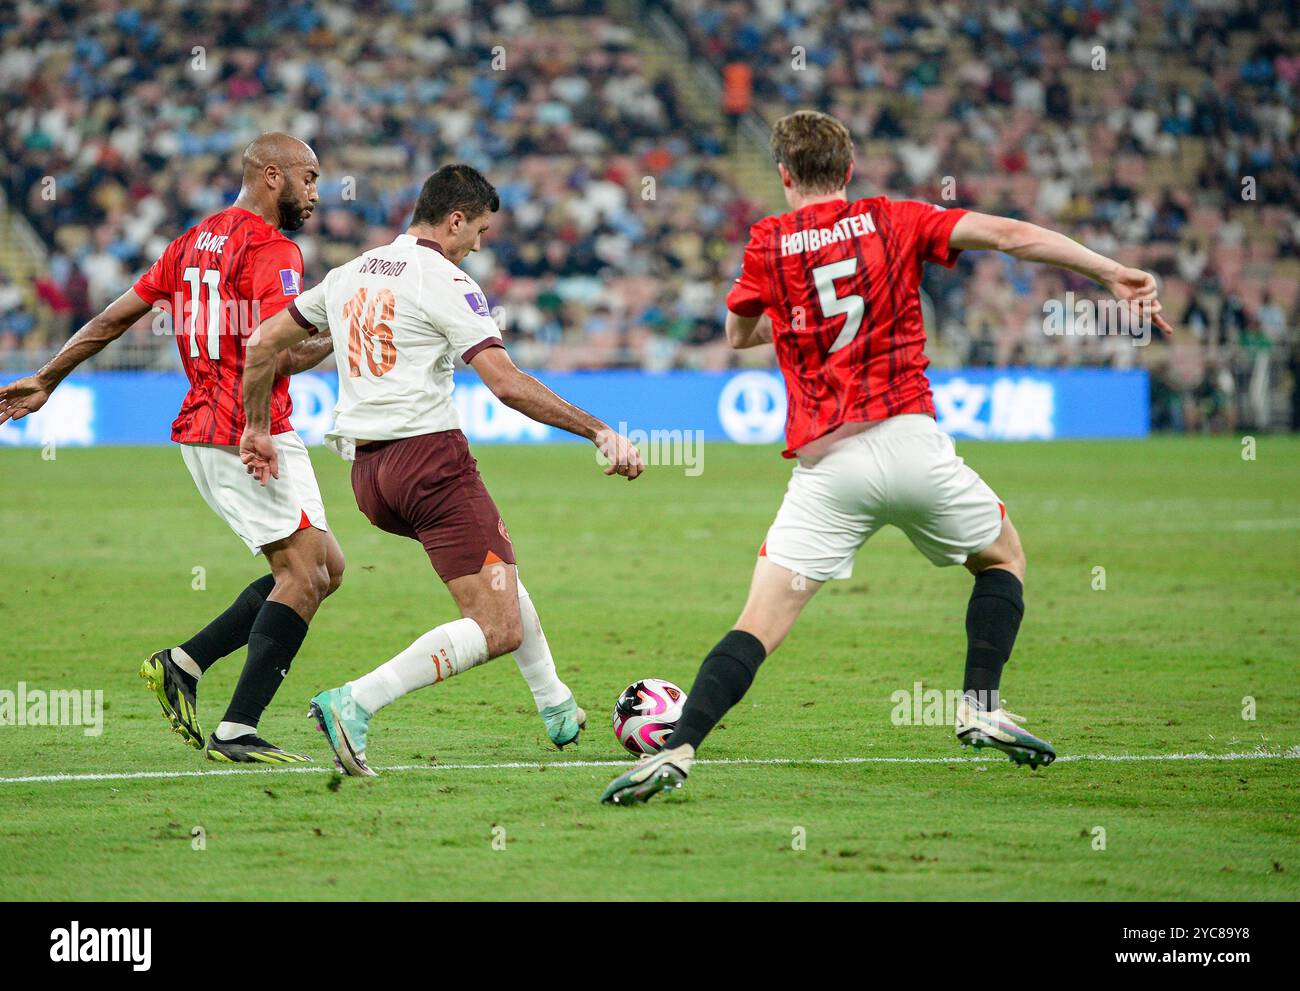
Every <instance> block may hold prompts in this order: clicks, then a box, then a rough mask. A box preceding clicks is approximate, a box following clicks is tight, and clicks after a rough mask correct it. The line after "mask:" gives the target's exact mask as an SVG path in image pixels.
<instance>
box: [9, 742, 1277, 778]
mask: <svg viewBox="0 0 1300 991" xmlns="http://www.w3.org/2000/svg"><path fill="white" fill-rule="evenodd" d="M1004 759H1005V758H1002V757H737V758H728V759H719V760H707V759H702V760H697V761H695V763H696V764H734V765H743V766H771V765H778V766H785V765H789V766H795V767H804V766H833V767H841V766H845V765H851V764H980V763H992V762H997V761H1002V760H1004ZM1235 760H1300V747H1292V748H1291V749H1289V750H1250V751H1246V752H1243V753H1227V754H1209V753H1205V752H1204V751H1199V752H1197V753H1188V754H1067V755H1066V756H1064V757H1058V758H1057V759H1056V762H1057V763H1058V764H1066V763H1073V762H1090V763H1092V762H1096V763H1111V764H1118V763H1130V762H1145V761H1235ZM627 766H629V762H628V761H624V760H557V761H550V762H547V763H542V762H538V761H510V762H504V763H498V764H396V765H394V766H392V767H376V768H375V770H376V771H380V772H382V773H385V774H395V773H401V772H405V771H541V770H552V769H556V768H570V767H610V768H617V767H627ZM330 773H335V772H334V768H332V767H319V766H313V767H272V766H262V767H249V768H242V767H237V768H219V769H213V770H210V771H118V772H96V773H87V774H33V775H28V776H25V777H17V778H0V785H23V784H58V783H61V782H65V781H157V780H172V779H176V778H219V777H228V776H230V775H234V774H330Z"/></svg>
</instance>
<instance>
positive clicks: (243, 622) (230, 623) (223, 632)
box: [181, 575, 275, 671]
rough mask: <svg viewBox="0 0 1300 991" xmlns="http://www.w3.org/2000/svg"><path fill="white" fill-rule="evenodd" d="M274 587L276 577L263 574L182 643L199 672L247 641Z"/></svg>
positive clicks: (182, 648) (182, 647) (183, 648)
mask: <svg viewBox="0 0 1300 991" xmlns="http://www.w3.org/2000/svg"><path fill="white" fill-rule="evenodd" d="M273 588H275V576H274V575H263V576H262V577H261V578H259V579H258V580H257V581H255V582H253V583H252V584H251V585H249V586H248V587H247V588H246V589H244V590H243V591H242V592H240V593H239V597H238V598H237V599H235V601H234V602H232V603H231V604H230V607H229V608H228V609H227V610H226V611H225V612H223V613H222V614H221V615H220V616H218V617H217V618H216V619H214V620H213V621H212V622H211V623H209V624H208V625H207V626H205V627H203V629H201V630H199V632H198V633H196V634H194V636H193V637H191V638H190V639H189V640H187V641H185V643H183V644H181V650H183V651H185V653H187V654H189V655H190V657H191V658H192V659H193V660H194V663H195V664H197V665H198V666H199V670H200V671H206V670H207V669H208V668H210V667H212V665H214V664H216V663H217V661H219V660H221V658H223V657H225V656H226V655H227V654H233V653H234V652H235V651H237V650H238V649H239V648H240V647H243V646H244V645H245V644H247V643H248V635H249V633H251V632H252V630H253V622H254V621H255V620H256V619H257V614H258V612H260V611H261V609H262V603H263V602H265V601H266V597H267V596H268V595H270V594H271V590H272V589H273Z"/></svg>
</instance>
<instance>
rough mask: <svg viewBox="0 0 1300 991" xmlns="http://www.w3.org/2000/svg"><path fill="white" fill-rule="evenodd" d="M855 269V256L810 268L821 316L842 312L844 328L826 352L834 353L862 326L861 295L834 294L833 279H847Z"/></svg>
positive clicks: (864, 307) (863, 306) (862, 309)
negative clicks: (841, 296)
mask: <svg viewBox="0 0 1300 991" xmlns="http://www.w3.org/2000/svg"><path fill="white" fill-rule="evenodd" d="M857 270H858V260H857V259H856V258H845V259H844V260H843V261H838V262H831V263H830V264H829V265H822V266H821V267H819V268H814V269H813V270H812V277H813V285H814V286H816V287H817V301H818V302H819V303H821V307H822V316H824V317H827V318H830V317H836V316H839V315H840V314H841V313H843V314H844V328H843V329H842V330H841V331H840V333H839V336H838V337H836V338H835V343H833V344H832V345H831V347H830V350H829V351H827V352H826V353H827V354H834V353H835V352H836V351H838V350H839V349H840V348H842V347H844V346H845V345H846V344H848V343H849V341H851V340H853V338H855V337H857V335H858V329H859V328H860V327H861V326H862V315H863V313H864V312H865V311H866V305H865V304H864V303H863V302H862V297H861V296H857V295H854V296H845V297H843V298H840V297H839V296H836V295H835V280H836V279H847V278H848V277H849V276H850V275H852V274H853V273H854V272H856V271H857Z"/></svg>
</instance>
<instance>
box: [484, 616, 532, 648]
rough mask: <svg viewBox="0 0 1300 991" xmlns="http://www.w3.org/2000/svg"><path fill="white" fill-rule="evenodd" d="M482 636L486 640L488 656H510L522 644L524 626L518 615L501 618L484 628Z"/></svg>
mask: <svg viewBox="0 0 1300 991" xmlns="http://www.w3.org/2000/svg"><path fill="white" fill-rule="evenodd" d="M480 625H482V624H480ZM483 636H484V639H486V640H487V645H488V654H489V655H490V656H492V657H500V656H501V655H502V654H511V653H514V652H515V651H516V650H518V649H519V645H520V644H521V643H523V642H524V624H523V623H522V622H521V621H520V619H519V616H518V614H516V615H514V616H510V617H502V618H500V619H497V620H496V621H494V622H492V623H489V624H488V625H487V626H486V627H484V629H483Z"/></svg>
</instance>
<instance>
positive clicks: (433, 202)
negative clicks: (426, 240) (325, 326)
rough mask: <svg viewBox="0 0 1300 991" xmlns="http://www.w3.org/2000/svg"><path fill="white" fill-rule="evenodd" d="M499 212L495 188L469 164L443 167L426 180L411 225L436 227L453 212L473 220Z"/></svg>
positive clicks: (499, 207) (499, 202)
mask: <svg viewBox="0 0 1300 991" xmlns="http://www.w3.org/2000/svg"><path fill="white" fill-rule="evenodd" d="M499 209H501V198H500V197H499V196H497V191H496V187H494V186H493V185H492V183H490V182H488V181H487V179H485V178H484V177H483V173H481V172H479V170H478V169H476V168H473V167H472V166H469V165H444V166H443V167H442V168H440V169H439V170H438V171H437V172H435V173H434V174H433V175H431V176H429V178H428V179H426V180H424V186H423V188H421V190H420V198H419V199H418V200H416V202H415V216H414V217H412V218H411V223H412V224H436V223H438V222H439V221H441V220H444V219H445V218H446V217H447V215H448V214H449V213H451V212H452V211H453V210H459V211H460V212H461V213H463V214H464V215H465V216H466V217H477V216H480V215H481V214H483V213H486V212H488V211H491V212H492V213H496V212H497V210H499Z"/></svg>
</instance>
